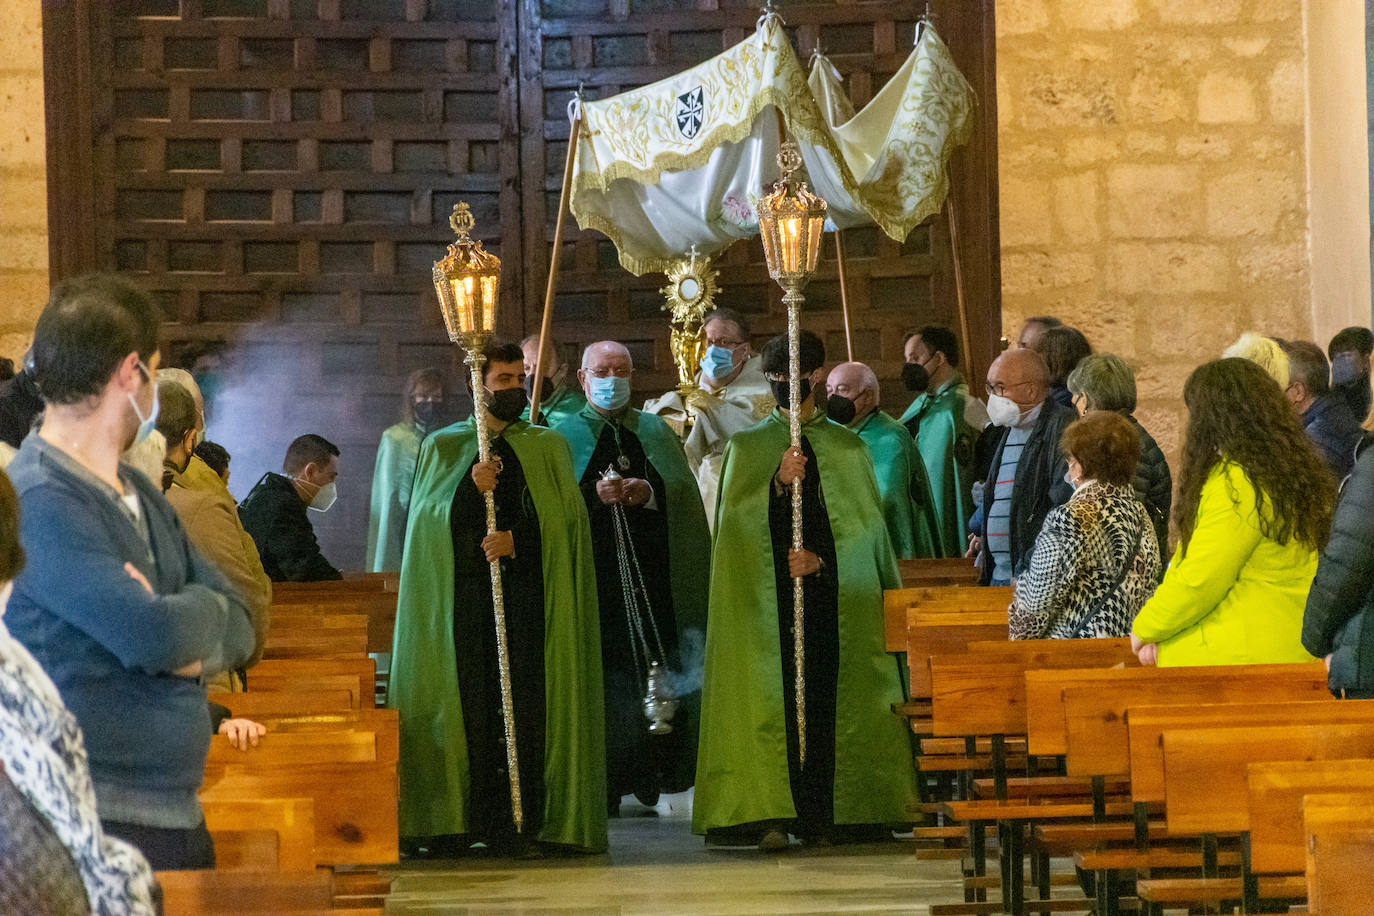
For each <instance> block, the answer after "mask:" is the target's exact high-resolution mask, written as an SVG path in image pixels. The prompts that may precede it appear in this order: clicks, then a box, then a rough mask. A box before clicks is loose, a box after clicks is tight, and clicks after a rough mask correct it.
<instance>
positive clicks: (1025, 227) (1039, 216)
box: [998, 177, 1051, 247]
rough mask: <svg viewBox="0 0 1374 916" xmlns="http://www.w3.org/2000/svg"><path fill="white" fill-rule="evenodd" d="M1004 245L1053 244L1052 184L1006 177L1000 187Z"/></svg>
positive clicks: (999, 196) (999, 199)
mask: <svg viewBox="0 0 1374 916" xmlns="http://www.w3.org/2000/svg"><path fill="white" fill-rule="evenodd" d="M998 202H999V208H1000V211H1001V229H1002V244H1003V245H1005V246H1007V247H1016V246H1023V245H1044V244H1048V243H1049V241H1050V234H1051V227H1050V183H1049V182H1048V181H1036V180H1031V179H1025V178H1010V177H1009V178H1004V179H1002V181H1001V182H1000V187H999V188H998Z"/></svg>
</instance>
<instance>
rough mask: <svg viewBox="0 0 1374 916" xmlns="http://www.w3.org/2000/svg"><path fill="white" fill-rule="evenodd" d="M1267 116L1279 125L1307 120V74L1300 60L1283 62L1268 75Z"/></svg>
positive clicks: (1301, 122) (1300, 122)
mask: <svg viewBox="0 0 1374 916" xmlns="http://www.w3.org/2000/svg"><path fill="white" fill-rule="evenodd" d="M1269 116H1270V117H1271V118H1273V119H1274V120H1275V121H1277V122H1279V123H1281V124H1303V123H1305V121H1306V119H1307V73H1306V72H1305V70H1304V69H1303V65H1302V61H1301V60H1285V61H1282V62H1281V63H1279V65H1278V66H1276V67H1275V68H1274V72H1273V73H1271V74H1270V75H1269Z"/></svg>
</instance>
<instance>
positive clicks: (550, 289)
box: [530, 104, 582, 426]
mask: <svg viewBox="0 0 1374 916" xmlns="http://www.w3.org/2000/svg"><path fill="white" fill-rule="evenodd" d="M581 133H582V106H581V105H580V104H579V105H578V106H577V114H576V115H575V116H574V117H573V122H572V130H571V132H570V133H569V135H568V156H567V159H566V160H565V161H564V163H563V190H562V191H560V192H559V194H558V220H557V222H555V223H554V226H553V254H552V256H551V257H550V258H549V281H548V285H547V286H546V287H545V289H544V317H543V319H542V320H541V321H540V323H539V355H538V356H537V357H536V358H535V361H534V383H533V385H532V386H531V392H532V393H531V394H530V425H531V426H536V425H538V423H539V401H540V400H541V395H543V393H544V347H545V345H546V344H547V343H548V340H549V330H550V326H551V325H552V324H553V293H554V288H555V287H556V286H557V285H558V257H559V255H561V254H562V253H563V218H564V217H565V216H566V215H567V213H568V195H569V194H570V193H571V189H572V175H573V162H574V161H575V160H576V158H577V139H578V137H579V135H580V134H581Z"/></svg>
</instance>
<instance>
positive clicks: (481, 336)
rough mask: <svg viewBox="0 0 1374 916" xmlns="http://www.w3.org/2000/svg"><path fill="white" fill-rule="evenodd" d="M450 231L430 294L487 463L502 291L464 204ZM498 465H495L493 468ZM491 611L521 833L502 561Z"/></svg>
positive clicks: (497, 266) (491, 522)
mask: <svg viewBox="0 0 1374 916" xmlns="http://www.w3.org/2000/svg"><path fill="white" fill-rule="evenodd" d="M449 225H450V226H452V227H453V231H454V232H455V233H456V234H457V236H458V237H457V238H456V239H455V240H454V241H453V243H452V244H451V245H449V246H448V253H447V254H446V255H444V257H442V258H440V259H439V260H438V261H435V262H434V290H435V292H437V293H438V294H439V308H440V310H441V311H442V312H443V316H444V327H445V328H447V329H448V337H449V340H451V341H453V342H454V343H456V344H459V345H460V346H462V348H463V350H464V351H465V353H466V356H465V359H464V362H466V363H467V365H468V367H469V368H470V369H471V371H472V415H473V423H474V425H475V426H476V429H477V454H478V457H479V459H480V460H481V461H482V462H484V463H485V462H488V461H490V460H491V436H490V435H489V433H488V430H487V397H486V383H485V381H484V378H483V375H484V373H483V371H482V370H483V365H484V363H485V362H486V357H484V356H483V355H482V351H483V349H484V348H485V347H486V345H487V342H488V341H490V340H491V335H492V333H493V331H494V330H495V327H496V297H497V294H498V293H499V292H500V289H501V260H500V258H498V257H496V255H494V254H491V253H490V252H488V251H486V250H484V249H483V248H482V243H481V242H479V241H477V240H476V239H474V238H472V237H471V234H470V233H471V232H472V230H473V227H474V226H475V225H476V221H475V220H474V219H473V218H472V211H471V210H470V209H469V208H468V205H467V203H465V202H460V203H458V204H457V205H456V206H455V207H454V208H453V215H452V216H451V217H449ZM497 463H498V464H499V459H498V462H497ZM483 495H484V497H485V501H486V509H487V534H493V533H495V531H496V498H495V495H494V494H493V493H491V492H488V493H485V494H483ZM491 606H492V612H493V616H494V617H495V621H494V623H495V626H496V661H497V669H498V673H499V677H500V688H501V718H502V721H503V724H504V726H505V732H506V769H507V772H508V774H509V776H510V808H511V817H512V818H513V820H514V821H515V829H516V831H517V832H520V831H522V830H523V829H524V811H523V808H522V806H521V803H520V767H519V760H518V758H517V755H516V751H515V700H514V696H513V694H512V693H511V676H510V648H509V645H508V644H507V642H506V602H505V596H504V592H503V589H502V587H501V561H500V560H499V559H498V560H493V561H492V562H491Z"/></svg>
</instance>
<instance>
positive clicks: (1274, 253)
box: [1237, 239, 1310, 283]
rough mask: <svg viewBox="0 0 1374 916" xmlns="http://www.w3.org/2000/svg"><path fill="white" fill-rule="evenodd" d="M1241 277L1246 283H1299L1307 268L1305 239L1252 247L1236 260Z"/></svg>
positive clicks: (1308, 265)
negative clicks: (1278, 281)
mask: <svg viewBox="0 0 1374 916" xmlns="http://www.w3.org/2000/svg"><path fill="white" fill-rule="evenodd" d="M1237 264H1238V266H1239V267H1240V278H1241V280H1243V281H1245V282H1246V283H1257V282H1269V281H1273V280H1289V281H1301V280H1304V279H1306V277H1307V273H1308V270H1309V267H1310V264H1309V262H1308V253H1307V245H1306V243H1305V240H1303V239H1298V240H1294V241H1289V242H1275V243H1272V244H1264V245H1252V246H1250V247H1249V248H1246V249H1243V250H1242V251H1241V253H1240V257H1239V258H1237Z"/></svg>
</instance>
